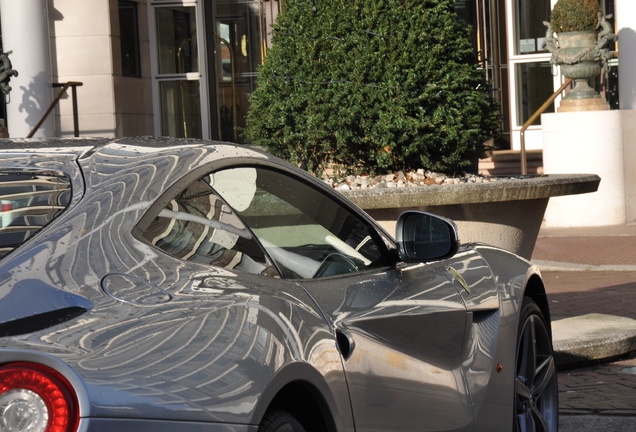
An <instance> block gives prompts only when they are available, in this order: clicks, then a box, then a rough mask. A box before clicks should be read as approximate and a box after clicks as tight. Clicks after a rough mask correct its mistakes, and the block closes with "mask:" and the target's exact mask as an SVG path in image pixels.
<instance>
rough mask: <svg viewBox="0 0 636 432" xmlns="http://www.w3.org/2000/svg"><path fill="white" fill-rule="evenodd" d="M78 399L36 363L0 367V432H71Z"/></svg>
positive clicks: (58, 376) (59, 377) (55, 374)
mask: <svg viewBox="0 0 636 432" xmlns="http://www.w3.org/2000/svg"><path fill="white" fill-rule="evenodd" d="M78 422H79V412H78V407H77V397H76V396H75V392H74V391H73V389H72V387H71V385H70V384H69V382H68V381H67V380H66V379H65V378H64V377H63V376H62V375H61V374H60V373H58V372H57V371H55V370H53V369H51V368H49V367H46V366H43V365H40V364H36V363H10V364H7V365H4V366H2V367H0V431H7V432H22V431H29V432H31V431H33V432H71V431H75V430H76V429H77V425H78Z"/></svg>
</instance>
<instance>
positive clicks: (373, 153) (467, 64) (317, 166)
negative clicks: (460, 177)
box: [247, 0, 500, 174]
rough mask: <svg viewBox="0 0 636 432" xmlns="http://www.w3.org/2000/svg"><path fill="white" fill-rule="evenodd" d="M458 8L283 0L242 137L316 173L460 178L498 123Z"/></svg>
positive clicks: (395, 1) (390, 1)
mask: <svg viewBox="0 0 636 432" xmlns="http://www.w3.org/2000/svg"><path fill="white" fill-rule="evenodd" d="M491 96H492V95H491V91H490V86H489V85H488V84H487V83H486V82H485V81H484V72H483V70H480V69H479V68H478V64H477V61H476V56H475V53H474V50H473V48H472V45H471V43H470V41H469V28H468V27H467V26H466V24H464V23H463V22H462V21H460V19H459V18H458V16H457V15H456V13H455V11H454V0H372V1H370V0H286V1H285V2H284V4H283V10H282V12H281V14H280V15H279V16H278V19H277V23H276V24H275V26H274V30H273V48H272V49H271V50H269V51H268V53H267V56H266V58H265V60H264V62H263V65H262V66H261V68H260V71H259V77H258V80H257V88H256V90H255V92H254V93H253V94H252V95H251V97H250V111H249V112H248V118H247V136H248V137H249V138H250V139H251V140H252V142H253V143H254V144H257V145H262V146H264V147H265V148H267V149H268V151H270V152H271V153H273V154H276V155H278V156H281V157H283V158H285V159H288V160H290V161H291V162H292V163H295V164H297V165H299V166H302V167H304V168H306V169H308V170H309V171H310V172H313V173H317V174H319V173H320V172H321V170H322V169H324V168H325V166H326V165H327V164H328V163H332V164H335V165H336V166H338V167H340V168H341V169H342V170H343V171H346V172H348V173H364V172H366V173H370V174H371V173H378V172H391V171H396V170H400V169H403V170H405V169H417V168H426V169H430V170H434V171H438V172H459V171H460V170H462V169H465V168H466V167H468V166H469V165H471V162H472V161H473V160H474V159H475V156H476V154H477V153H478V152H480V151H481V150H482V148H483V145H484V143H486V142H487V141H488V140H489V139H491V138H492V137H493V136H494V135H495V134H496V132H497V130H498V127H499V124H500V118H499V115H498V113H497V106H496V104H495V103H494V101H493V99H492V97H491Z"/></svg>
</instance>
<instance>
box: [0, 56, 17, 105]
mask: <svg viewBox="0 0 636 432" xmlns="http://www.w3.org/2000/svg"><path fill="white" fill-rule="evenodd" d="M12 52H13V51H8V52H6V53H5V52H0V90H2V93H4V94H5V95H8V94H9V92H10V91H11V86H10V85H9V81H11V77H12V76H14V77H17V76H18V71H17V70H15V69H13V66H12V65H11V60H9V54H11V53H12Z"/></svg>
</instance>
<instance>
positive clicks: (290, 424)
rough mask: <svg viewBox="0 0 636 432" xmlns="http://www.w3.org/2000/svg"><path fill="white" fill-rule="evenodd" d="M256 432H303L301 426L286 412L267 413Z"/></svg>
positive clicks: (303, 429)
mask: <svg viewBox="0 0 636 432" xmlns="http://www.w3.org/2000/svg"><path fill="white" fill-rule="evenodd" d="M258 432H305V428H304V427H303V425H302V424H300V422H299V421H298V420H297V419H296V417H294V416H293V415H291V414H289V413H288V412H286V411H281V410H272V411H267V412H266V413H265V416H264V417H263V421H261V424H260V426H259V427H258Z"/></svg>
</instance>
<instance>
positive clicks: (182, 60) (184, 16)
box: [156, 6, 199, 74]
mask: <svg viewBox="0 0 636 432" xmlns="http://www.w3.org/2000/svg"><path fill="white" fill-rule="evenodd" d="M195 18H196V17H195V9H194V7H177V6H175V7H160V8H157V9H156V24H157V52H158V62H159V64H158V68H159V74H182V73H188V72H198V71H199V59H198V55H197V28H196V19H195Z"/></svg>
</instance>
